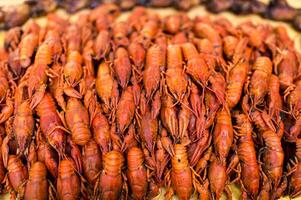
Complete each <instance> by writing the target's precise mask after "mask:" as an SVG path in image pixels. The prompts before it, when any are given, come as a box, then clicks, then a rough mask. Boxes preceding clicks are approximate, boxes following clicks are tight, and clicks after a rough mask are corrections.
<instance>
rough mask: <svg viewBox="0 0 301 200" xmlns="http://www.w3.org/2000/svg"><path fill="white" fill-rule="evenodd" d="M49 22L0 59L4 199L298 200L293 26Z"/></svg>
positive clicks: (28, 29)
mask: <svg viewBox="0 0 301 200" xmlns="http://www.w3.org/2000/svg"><path fill="white" fill-rule="evenodd" d="M119 14H120V9H119V7H118V6H116V5H114V4H103V5H101V6H99V7H97V8H95V9H94V10H90V11H88V12H83V13H81V14H80V15H79V16H78V18H77V20H76V21H72V20H71V19H67V18H64V17H62V16H58V15H57V14H49V15H48V16H47V23H46V25H44V26H40V25H38V24H37V23H36V22H35V21H33V20H31V21H29V22H28V23H26V24H25V25H24V26H23V27H15V28H13V29H10V30H8V31H7V32H6V34H5V40H4V46H3V47H2V48H1V49H0V101H1V104H0V111H1V112H0V134H1V135H0V141H1V142H0V144H1V154H0V181H1V183H2V184H1V192H2V193H7V192H8V193H10V195H11V198H18V199H23V198H24V199H47V198H49V199H62V200H63V199H127V198H132V199H152V198H154V197H156V196H157V195H158V194H159V193H160V192H161V188H165V191H166V192H165V199H171V198H172V197H173V195H177V196H178V197H179V198H180V199H189V198H190V197H191V196H198V197H199V199H219V198H220V197H221V195H222V194H223V193H225V194H226V196H227V197H228V199H231V188H230V187H229V186H230V184H237V185H238V186H239V187H240V189H241V194H242V198H243V199H258V198H259V199H277V198H279V197H280V196H283V195H289V196H290V197H292V198H294V197H297V196H299V195H300V194H301V138H300V132H301V54H300V53H299V52H298V51H297V50H296V49H295V48H294V42H293V40H291V39H290V37H289V36H288V34H287V32H286V29H285V28H284V27H281V26H280V27H272V26H270V25H267V24H257V25H256V24H253V23H252V22H249V21H247V22H243V23H241V24H239V25H237V26H234V25H232V23H231V22H230V21H228V20H227V19H225V18H217V19H215V20H213V19H210V18H208V17H201V16H198V17H195V18H194V19H191V18H189V17H188V16H187V15H186V14H184V13H178V14H174V15H170V16H167V17H165V18H161V17H160V16H158V15H157V14H155V13H153V12H151V11H149V10H147V9H145V8H143V7H137V8H135V9H134V10H133V12H132V13H131V14H130V15H129V16H128V18H127V19H126V20H125V21H120V20H119V18H118V16H119Z"/></svg>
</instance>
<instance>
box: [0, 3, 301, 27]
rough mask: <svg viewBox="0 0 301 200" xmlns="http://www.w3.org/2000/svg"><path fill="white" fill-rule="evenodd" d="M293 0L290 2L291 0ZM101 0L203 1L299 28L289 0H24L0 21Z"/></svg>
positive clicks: (300, 17)
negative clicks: (284, 22)
mask: <svg viewBox="0 0 301 200" xmlns="http://www.w3.org/2000/svg"><path fill="white" fill-rule="evenodd" d="M290 2H292V1H290ZM103 3H116V4H118V5H119V6H120V8H121V9H122V10H131V9H133V8H135V7H136V6H150V7H172V6H173V7H174V8H177V9H179V10H183V11H187V10H189V9H191V8H192V7H194V6H197V5H200V4H203V5H205V6H206V8H207V10H208V11H210V12H213V13H219V12H223V11H232V12H234V13H235V14H242V15H244V14H258V15H261V16H262V17H265V18H268V19H272V20H276V21H286V22H291V23H292V24H293V26H294V27H295V28H296V29H297V30H299V31H300V30H301V10H300V9H298V8H295V7H292V6H291V5H290V4H289V2H288V0H268V1H267V2H265V1H262V0H235V1H234V0H122V1H120V0H72V1H67V0H66V1H62V0H25V1H24V3H23V4H21V5H13V6H4V7H3V8H1V7H0V24H1V23H2V25H3V28H6V29H8V28H12V27H15V26H20V25H22V24H23V23H25V22H26V21H27V20H28V19H29V18H30V17H31V16H32V17H36V16H41V15H45V14H47V13H50V12H53V11H54V10H55V9H56V8H57V7H58V8H63V9H65V10H66V11H67V12H69V13H75V12H76V11H79V10H81V9H84V8H95V7H97V6H98V5H100V4H103Z"/></svg>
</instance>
